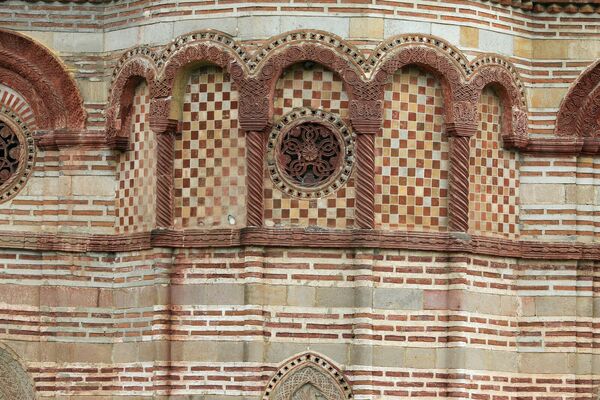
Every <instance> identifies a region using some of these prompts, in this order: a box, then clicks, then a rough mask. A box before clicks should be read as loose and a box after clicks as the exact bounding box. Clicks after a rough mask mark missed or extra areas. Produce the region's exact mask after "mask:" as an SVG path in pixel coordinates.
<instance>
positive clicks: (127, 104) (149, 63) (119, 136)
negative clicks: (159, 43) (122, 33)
mask: <svg viewBox="0 0 600 400" xmlns="http://www.w3.org/2000/svg"><path fill="white" fill-rule="evenodd" d="M155 58H156V56H155V54H154V53H153V52H152V51H151V50H150V49H148V48H147V47H139V48H136V49H133V50H130V51H128V52H126V53H125V54H124V55H123V56H122V57H121V59H120V60H119V62H118V63H117V67H116V68H115V70H114V72H113V79H112V84H111V91H110V97H109V103H108V107H107V108H106V112H105V116H106V132H107V139H108V141H109V143H111V142H112V143H113V144H117V147H120V148H122V147H124V146H125V144H126V141H127V140H126V138H127V136H128V132H126V131H122V130H126V129H128V128H129V124H128V123H127V122H126V119H127V118H128V116H129V114H130V112H131V106H132V102H133V97H134V93H135V90H136V88H137V87H138V86H139V85H140V84H141V83H142V82H146V84H147V85H148V87H149V89H150V92H151V93H152V91H153V90H155V78H156V65H155Z"/></svg>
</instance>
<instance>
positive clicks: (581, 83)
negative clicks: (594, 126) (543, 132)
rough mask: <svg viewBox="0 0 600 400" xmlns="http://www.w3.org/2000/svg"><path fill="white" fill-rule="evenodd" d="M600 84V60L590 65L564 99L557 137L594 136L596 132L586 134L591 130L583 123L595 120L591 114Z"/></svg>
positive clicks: (559, 111)
mask: <svg viewBox="0 0 600 400" xmlns="http://www.w3.org/2000/svg"><path fill="white" fill-rule="evenodd" d="M599 84H600V60H598V61H596V62H595V63H593V64H592V65H590V66H589V67H588V68H587V69H586V70H585V71H583V72H582V73H581V75H580V76H579V77H578V78H577V80H576V81H575V82H574V83H573V84H572V85H571V87H570V88H569V90H568V92H567V94H566V95H565V97H564V98H563V100H562V102H561V104H560V107H559V110H558V114H557V117H556V128H555V130H554V133H555V134H556V136H572V137H573V136H574V137H583V136H586V135H588V136H589V135H594V134H596V133H595V132H589V131H588V132H586V131H585V129H587V128H589V127H588V126H587V125H586V124H582V123H581V121H585V120H586V119H588V118H593V117H595V116H596V115H594V114H590V112H591V111H594V107H593V106H592V105H593V102H594V99H595V97H597V96H598V90H597V88H598V85H599Z"/></svg>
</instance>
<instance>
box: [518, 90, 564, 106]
mask: <svg viewBox="0 0 600 400" xmlns="http://www.w3.org/2000/svg"><path fill="white" fill-rule="evenodd" d="M567 89H568V88H550V87H546V88H529V89H528V90H527V94H528V97H529V104H530V106H531V107H538V108H552V107H556V108H558V107H559V106H560V102H561V101H562V99H563V97H564V96H565V94H566V93H567Z"/></svg>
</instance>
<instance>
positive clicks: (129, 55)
mask: <svg viewBox="0 0 600 400" xmlns="http://www.w3.org/2000/svg"><path fill="white" fill-rule="evenodd" d="M140 57H141V58H147V59H149V60H150V61H152V63H153V64H155V65H156V64H157V62H158V54H157V53H156V52H155V51H154V50H152V49H151V48H150V47H148V46H140V47H136V48H133V49H131V50H128V51H126V52H125V53H124V54H123V55H122V56H121V58H120V59H119V61H117V65H115V69H114V70H113V74H112V80H111V85H112V84H114V82H115V79H117V77H118V76H119V73H120V72H121V70H122V69H123V67H124V66H125V64H127V62H129V61H131V60H133V59H136V58H140Z"/></svg>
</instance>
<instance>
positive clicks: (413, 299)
mask: <svg viewBox="0 0 600 400" xmlns="http://www.w3.org/2000/svg"><path fill="white" fill-rule="evenodd" d="M373 307H374V308H381V309H385V310H420V309H422V308H423V291H422V290H418V289H396V288H394V289H391V288H376V289H375V290H374V293H373Z"/></svg>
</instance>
